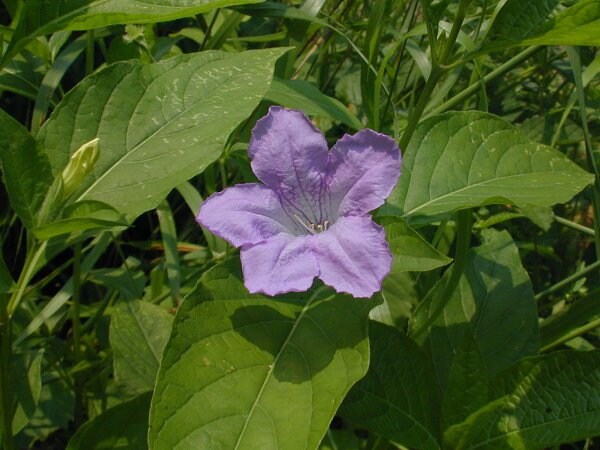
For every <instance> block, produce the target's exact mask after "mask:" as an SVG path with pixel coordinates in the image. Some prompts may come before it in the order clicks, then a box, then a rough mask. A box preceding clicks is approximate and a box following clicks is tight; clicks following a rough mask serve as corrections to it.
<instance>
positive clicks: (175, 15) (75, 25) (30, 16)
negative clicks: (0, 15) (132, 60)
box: [5, 0, 261, 60]
mask: <svg viewBox="0 0 600 450" xmlns="http://www.w3.org/2000/svg"><path fill="white" fill-rule="evenodd" d="M260 1H261V0H196V1H194V2H190V1H189V0H152V1H145V2H142V1H140V0H53V1H51V2H49V1H48V0H27V2H25V6H24V7H23V11H22V13H21V17H20V19H19V23H18V24H17V27H16V29H15V32H14V35H13V38H12V40H11V42H10V45H9V48H8V50H7V52H6V57H5V60H6V59H9V58H10V57H11V56H12V55H13V54H14V53H16V52H17V51H19V50H20V49H21V48H22V47H23V46H24V45H25V44H26V43H27V42H29V41H30V40H32V39H34V38H36V37H37V36H43V35H47V34H50V33H54V32H55V31H60V30H89V29H92V28H100V27H105V26H108V25H123V24H141V23H154V22H166V21H170V20H174V19H180V18H183V17H191V16H194V15H196V14H201V13H205V12H207V11H210V10H212V9H215V8H224V7H227V6H233V5H243V4H248V3H257V2H260Z"/></svg>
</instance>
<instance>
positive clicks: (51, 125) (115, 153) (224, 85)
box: [39, 49, 284, 220]
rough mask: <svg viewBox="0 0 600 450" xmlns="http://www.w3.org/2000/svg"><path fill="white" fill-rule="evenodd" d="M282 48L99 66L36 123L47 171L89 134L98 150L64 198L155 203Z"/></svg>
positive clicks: (235, 117)
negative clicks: (74, 188)
mask: <svg viewBox="0 0 600 450" xmlns="http://www.w3.org/2000/svg"><path fill="white" fill-rule="evenodd" d="M283 51H284V50H281V49H272V50H256V51H249V52H244V53H234V54H231V53H223V52H212V51H211V52H203V53H198V54H192V55H184V56H181V57H177V58H173V59H169V60H166V61H163V62H160V63H156V64H142V63H140V62H139V61H132V62H124V63H116V64H113V65H111V66H108V67H107V68H106V69H104V70H101V71H99V72H97V73H96V74H94V75H92V76H91V77H88V78H86V79H85V80H83V81H82V82H81V83H79V85H77V86H76V87H75V88H74V89H73V90H72V91H70V92H69V94H67V96H65V98H64V100H63V101H62V102H61V103H60V105H59V106H58V108H57V109H56V110H55V111H54V113H53V114H52V116H51V117H50V119H49V120H48V122H46V124H45V125H44V127H43V128H42V129H41V131H40V137H39V139H40V141H41V142H42V143H43V145H44V146H45V148H46V149H47V153H48V156H49V158H50V164H51V167H52V171H53V173H55V174H56V173H59V172H61V171H62V170H63V168H64V167H65V166H66V164H67V161H68V159H69V156H70V155H71V154H72V153H73V152H75V151H76V150H77V149H78V148H79V147H80V146H81V145H82V144H84V143H86V142H89V141H91V140H92V139H94V138H99V152H100V156H99V159H98V161H97V162H96V163H95V166H94V169H93V173H91V174H90V175H89V176H88V177H86V178H85V179H84V180H83V182H82V184H81V186H80V187H79V189H77V191H76V192H75V194H74V195H73V196H72V197H73V200H74V201H81V200H97V201H101V202H104V203H106V204H108V205H110V206H112V207H113V208H115V209H116V210H118V211H119V212H120V213H122V214H124V215H125V216H126V217H127V218H128V219H129V220H131V219H133V218H135V217H137V216H138V215H139V214H141V213H142V212H144V211H147V210H149V209H152V208H154V207H156V205H158V203H159V202H160V201H161V200H162V199H163V198H164V197H165V196H166V194H167V193H168V192H169V191H170V190H171V189H172V188H174V187H175V186H177V185H178V184H180V183H181V182H182V181H184V180H186V179H188V178H191V177H192V176H194V175H196V174H198V173H200V172H202V170H203V169H204V168H205V167H206V166H207V165H208V164H210V163H211V162H213V161H214V160H215V159H216V158H217V157H218V156H219V155H220V153H221V151H222V150H223V146H224V144H225V141H226V139H227V137H228V136H229V134H230V133H231V132H232V131H233V129H234V128H235V127H236V126H238V125H239V124H240V122H241V121H243V120H244V119H245V118H246V117H248V115H249V114H250V113H251V112H252V110H253V109H254V108H255V107H256V105H257V104H258V102H259V101H260V100H261V99H262V96H263V95H264V93H265V92H266V90H267V88H268V87H269V83H270V79H271V76H272V71H273V65H274V63H275V60H276V59H277V58H278V57H279V56H281V54H282V53H283Z"/></svg>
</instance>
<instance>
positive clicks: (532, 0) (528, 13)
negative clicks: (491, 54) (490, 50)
mask: <svg viewBox="0 0 600 450" xmlns="http://www.w3.org/2000/svg"><path fill="white" fill-rule="evenodd" d="M559 3H560V0H542V1H540V0H507V2H506V3H505V4H504V6H503V7H502V9H500V11H499V12H498V14H497V15H496V18H495V19H494V22H493V23H492V26H491V28H490V30H489V32H488V33H487V35H486V40H490V41H513V42H520V41H522V40H524V39H526V38H527V37H528V36H530V35H531V34H532V33H534V32H535V30H536V29H537V28H539V27H540V26H542V25H543V24H544V23H545V22H546V21H547V19H548V16H549V15H550V13H551V12H552V11H553V10H554V8H556V6H557V5H558V4H559Z"/></svg>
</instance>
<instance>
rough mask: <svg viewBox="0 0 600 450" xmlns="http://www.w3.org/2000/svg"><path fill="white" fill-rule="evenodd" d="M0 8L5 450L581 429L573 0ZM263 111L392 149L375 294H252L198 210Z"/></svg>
mask: <svg viewBox="0 0 600 450" xmlns="http://www.w3.org/2000/svg"><path fill="white" fill-rule="evenodd" d="M0 21H1V24H2V26H1V28H0V32H1V34H0V43H1V44H2V49H3V52H2V55H3V56H2V60H1V62H0V67H1V70H0V92H1V97H0V105H1V107H2V111H0V125H1V128H0V129H1V133H0V161H1V164H2V181H3V184H2V185H1V187H0V198H1V199H2V200H1V202H0V207H1V208H2V214H1V215H0V228H1V233H0V236H2V253H3V258H0V293H1V301H2V304H1V308H0V338H1V346H0V347H1V363H2V364H1V365H0V400H1V402H0V403H1V405H0V410H1V412H2V414H1V417H2V427H1V430H2V431H1V435H2V446H3V448H4V449H6V450H10V449H13V448H68V449H70V450H74V449H86V450H89V449H95V448H98V449H100V448H102V449H107V448H119V447H120V448H132V449H143V448H148V447H149V448H152V449H162V448H165V449H166V448H168V449H173V448H182V449H187V448H261V449H263V448H264V449H267V448H282V449H288V448H289V449H304V448H322V449H367V448H368V449H383V448H417V449H430V448H431V449H436V448H448V449H459V448H460V449H462V448H465V449H466V448H507V449H512V448H516V449H529V448H531V449H535V448H548V447H550V448H552V446H559V445H560V444H563V445H564V446H565V447H564V448H592V446H593V445H597V442H596V440H597V439H596V440H594V439H593V438H594V436H598V435H600V361H599V360H600V354H599V353H598V351H597V350H596V348H597V346H598V343H599V339H598V338H599V335H598V324H599V323H600V306H599V305H600V303H599V302H598V296H599V295H600V289H599V288H598V286H599V283H598V269H599V268H600V263H599V262H598V250H600V237H599V236H600V234H599V231H598V223H599V221H598V218H599V217H600V215H599V213H598V211H599V209H598V207H597V206H598V205H597V204H598V202H599V201H600V188H599V185H598V182H599V181H598V180H599V178H598V174H599V172H598V167H599V164H600V159H599V151H600V150H599V148H600V147H599V143H598V135H599V133H598V129H599V125H600V123H599V121H600V115H599V111H600V109H599V107H598V104H599V103H598V102H599V99H600V83H599V81H598V80H599V79H598V76H597V75H598V72H599V71H600V57H599V56H598V55H599V54H598V49H597V47H598V46H600V2H599V1H598V0H578V1H577V0H568V1H562V2H561V1H558V0H519V1H512V0H507V1H496V0H458V1H451V0H437V1H434V0H421V1H418V0H368V1H367V0H365V1H358V0H329V1H320V0H306V1H292V0H290V1H280V2H261V1H244V0H239V1H236V0H218V1H210V0H203V1H194V2H190V1H183V0H154V1H152V2H146V3H141V2H138V1H135V0H127V1H118V2H117V1H116V0H115V1H99V0H60V1H58V0H56V1H53V2H47V1H43V0H27V1H26V2H25V1H22V0H4V1H3V2H2V9H0ZM270 104H280V105H283V106H286V107H290V108H298V109H302V110H303V111H305V112H306V113H307V114H309V115H310V116H311V118H312V119H313V120H314V122H315V123H316V124H317V126H318V127H319V128H320V129H322V130H323V131H324V132H325V133H326V136H327V138H328V140H329V141H330V143H333V142H335V140H337V139H338V138H339V137H340V136H341V135H342V134H343V133H353V132H355V131H357V130H359V129H362V128H364V127H369V128H373V129H375V130H378V131H382V132H384V133H386V134H388V135H390V136H393V137H395V138H396V139H397V140H398V142H399V143H400V147H401V148H402V150H403V158H404V165H403V173H402V177H401V180H400V182H399V184H398V186H397V188H396V190H395V191H394V193H393V194H392V196H391V197H390V198H389V200H388V202H387V204H386V205H384V206H383V207H382V208H380V209H379V211H377V212H376V214H375V216H376V218H377V220H378V221H379V222H380V223H381V224H382V225H384V226H385V229H386V234H387V236H388V240H389V242H390V247H391V250H392V253H393V254H394V263H393V268H392V272H391V274H390V275H389V276H388V278H387V279H386V280H385V281H384V284H383V289H382V292H381V293H380V294H377V295H376V296H374V297H373V298H372V299H370V300H368V301H365V300H356V299H351V298H348V297H347V296H342V295H337V294H335V293H334V292H333V291H331V290H330V289H328V288H327V287H323V286H322V285H320V284H318V283H316V284H315V286H314V287H313V289H311V291H309V292H307V293H303V294H294V295H286V296H280V297H278V298H265V297H264V296H251V295H249V294H248V293H247V292H246V291H245V289H244V287H243V285H242V282H241V274H240V270H239V262H238V256H237V254H236V250H235V249H233V248H231V247H230V246H228V245H227V244H226V243H225V242H223V241H221V240H220V239H218V238H216V237H215V236H213V235H211V234H210V233H208V232H207V231H206V230H201V229H200V228H199V227H198V225H197V224H196V223H195V222H194V220H193V218H194V215H195V214H196V212H197V211H198V209H199V207H200V204H201V202H202V199H203V198H206V197H207V196H208V195H210V194H212V193H214V192H216V191H219V190H221V189H223V188H224V187H226V186H231V185H233V184H236V183H239V182H248V181H255V178H254V176H253V174H252V172H251V170H250V166H249V162H248V158H247V153H246V148H247V143H248V140H249V136H250V130H251V128H252V126H253V125H254V123H255V122H256V120H257V119H258V118H260V117H262V116H263V115H264V114H265V113H266V111H267V108H268V106H269V105H270ZM94 138H99V143H98V148H97V149H96V150H94V149H93V148H92V147H90V150H86V153H84V155H85V156H84V158H83V159H85V158H86V157H87V158H88V162H87V166H85V165H84V164H83V163H82V162H79V163H78V162H77V161H73V162H71V163H69V161H72V160H71V159H70V158H71V156H72V155H73V154H74V153H75V152H76V151H77V150H78V149H79V148H80V147H81V146H82V145H84V144H85V143H88V142H90V141H92V140H93V139H94ZM66 172H69V173H71V174H74V177H73V178H72V179H71V180H74V181H68V179H67V178H65V176H64V175H65V173H66ZM199 280H200V281H199ZM184 297H185V298H186V300H185V301H184V302H183V299H184ZM182 302H183V303H182ZM176 312H177V314H176V315H175V313H176ZM163 350H164V353H163ZM359 380H360V381H359ZM594 443H595V444H594ZM556 448H558V447H556ZM561 448H562V447H561Z"/></svg>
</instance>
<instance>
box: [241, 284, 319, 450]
mask: <svg viewBox="0 0 600 450" xmlns="http://www.w3.org/2000/svg"><path fill="white" fill-rule="evenodd" d="M320 292H321V289H317V291H316V292H315V293H314V294H313V295H312V296H311V297H310V298H309V299H308V301H307V302H306V305H304V307H303V308H302V311H301V312H300V314H299V315H298V318H297V319H296V322H295V323H294V326H293V327H292V329H291V330H290V332H289V334H288V335H287V337H286V339H285V341H283V344H282V345H281V348H280V349H279V352H278V353H277V355H276V356H275V359H274V360H273V363H272V364H271V366H270V367H269V370H268V372H267V374H266V375H265V379H264V381H263V384H262V385H261V387H260V390H259V391H258V394H257V395H256V399H255V400H254V403H253V404H252V407H251V408H250V411H249V412H248V415H247V416H246V420H245V421H244V426H243V427H242V430H241V431H240V434H239V436H238V439H237V441H236V443H235V446H234V450H237V449H239V448H240V447H239V445H240V442H241V441H242V438H243V437H244V434H245V432H246V430H247V428H248V424H249V423H250V420H251V419H252V415H253V414H254V410H255V409H256V407H257V405H258V403H259V402H260V399H261V396H262V393H263V392H264V390H265V388H266V386H267V383H268V381H269V380H270V379H271V376H272V375H273V371H274V370H275V367H276V366H277V363H278V361H279V358H280V357H281V355H282V354H283V351H284V349H285V348H286V347H287V345H288V344H289V343H290V341H291V339H292V337H293V336H294V333H295V332H296V330H297V329H298V325H299V324H300V322H302V319H303V318H304V316H305V314H306V313H307V311H308V309H309V307H310V306H311V304H312V303H313V302H314V301H315V300H316V299H317V297H318V295H319V294H320Z"/></svg>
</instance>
